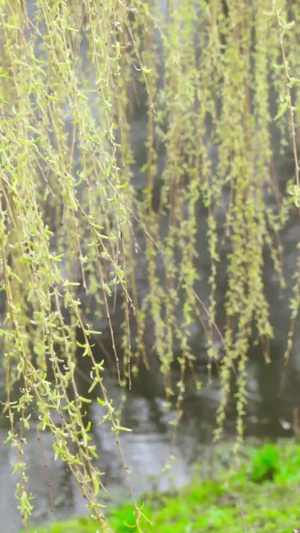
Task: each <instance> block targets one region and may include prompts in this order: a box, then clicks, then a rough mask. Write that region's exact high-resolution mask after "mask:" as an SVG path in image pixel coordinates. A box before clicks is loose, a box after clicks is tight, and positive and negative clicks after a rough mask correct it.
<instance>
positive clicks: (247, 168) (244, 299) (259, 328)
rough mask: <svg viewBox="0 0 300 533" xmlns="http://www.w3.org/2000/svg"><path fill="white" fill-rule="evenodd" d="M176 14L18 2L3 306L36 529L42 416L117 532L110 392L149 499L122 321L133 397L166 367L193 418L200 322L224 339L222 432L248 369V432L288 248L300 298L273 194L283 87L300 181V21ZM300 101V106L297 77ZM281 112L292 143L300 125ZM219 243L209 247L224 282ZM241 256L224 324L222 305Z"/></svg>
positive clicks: (8, 45)
mask: <svg viewBox="0 0 300 533" xmlns="http://www.w3.org/2000/svg"><path fill="white" fill-rule="evenodd" d="M162 4H163V3H161V2H159V1H158V0H149V1H148V2H146V1H142V0H132V1H130V2H126V3H124V2H122V1H120V0H103V2H97V1H96V0H84V1H83V2H75V1H73V0H70V1H68V2H66V1H63V0H56V1H53V2H48V1H47V0H37V1H36V2H35V3H33V2H29V1H28V2H27V6H26V2H22V1H19V0H13V1H12V0H3V1H2V2H1V3H0V20H1V29H2V32H1V33H2V43H1V44H2V47H1V71H0V76H1V86H0V119H1V120H0V135H1V145H0V158H1V174H0V180H1V192H0V196H1V217H0V238H1V271H2V278H1V298H3V299H5V304H6V313H5V320H4V325H3V328H2V329H1V330H0V333H1V338H2V341H3V353H4V357H3V360H4V366H5V370H6V392H7V400H6V406H5V413H6V416H7V417H8V418H9V420H10V430H9V434H8V441H10V442H11V444H12V446H13V447H14V449H15V451H16V459H15V472H18V473H19V482H18V485H17V491H16V496H17V498H18V499H19V508H20V511H21V513H22V516H23V520H24V522H25V523H26V521H27V519H28V517H29V516H30V514H31V511H32V503H31V495H30V494H28V493H27V489H26V486H27V474H26V464H25V462H24V445H25V443H26V434H27V431H28V430H29V429H30V427H31V426H32V422H33V421H34V425H36V428H37V431H38V432H40V431H46V430H47V431H49V432H50V433H51V435H52V438H53V448H54V452H55V458H58V457H60V458H61V459H62V460H63V461H65V462H66V463H67V465H68V466H69V468H70V470H71V472H72V474H73V475H74V477H75V479H76V481H77V483H78V485H79V487H80V490H81V491H82V494H83V497H84V498H86V500H87V502H88V505H89V507H90V509H91V510H92V513H93V515H94V516H95V519H97V520H98V521H100V523H101V524H102V527H103V531H110V529H109V525H108V524H107V522H106V520H105V516H104V514H103V509H102V507H103V505H102V504H101V501H102V500H101V497H100V494H101V490H105V488H104V487H103V485H102V483H101V472H100V471H99V469H98V466H97V464H99V462H97V464H96V461H95V460H94V459H95V458H96V457H97V450H96V449H95V447H94V446H93V445H92V444H91V442H90V439H91V437H90V427H89V425H87V423H86V419H85V416H84V411H85V404H87V403H89V402H91V398H90V394H91V392H92V391H93V390H94V391H96V392H97V395H98V401H99V403H100V404H101V405H102V406H103V407H104V409H105V413H106V414H105V415H104V418H103V420H101V421H100V423H101V424H102V423H106V424H110V426H111V428H112V430H113V431H114V433H115V437H116V443H117V446H118V449H119V453H120V456H121V459H122V464H123V469H124V473H125V477H126V479H127V481H128V485H129V490H130V491H131V488H130V479H129V473H128V468H127V463H126V458H125V457H124V456H123V452H122V448H121V445H120V439H119V434H120V432H121V431H122V430H123V429H126V428H122V426H121V424H120V421H119V419H118V416H117V414H116V411H115V407H114V405H113V404H112V402H111V400H110V396H109V391H107V390H106V387H105V384H104V378H103V370H104V368H105V362H104V361H98V360H97V358H96V357H95V353H94V351H93V345H94V342H95V339H96V340H97V341H99V338H98V336H99V335H100V334H101V333H103V331H104V330H105V329H108V331H109V335H110V345H111V347H110V349H109V351H110V352H111V354H112V355H113V359H114V361H115V367H116V373H117V379H118V381H119V383H120V385H121V386H124V387H127V388H128V386H129V388H130V386H131V379H132V374H136V373H137V372H138V369H139V367H140V366H141V365H142V364H144V365H145V366H146V367H147V368H149V367H150V366H151V364H152V362H153V360H154V359H155V358H158V360H159V367H160V369H161V372H162V374H163V376H164V384H165V390H166V396H167V398H168V399H170V400H171V401H173V398H174V399H175V401H174V403H175V405H176V407H177V413H178V415H177V418H176V420H174V421H173V424H174V425H175V427H176V426H177V424H178V422H179V420H180V417H181V414H182V403H183V399H184V396H185V382H186V374H187V372H190V373H191V374H192V375H193V376H194V377H195V383H196V386H197V387H198V388H200V383H199V380H198V378H197V377H196V371H195V370H196V368H195V367H196V366H197V357H198V352H197V351H194V348H193V346H194V345H193V342H192V336H193V331H194V330H195V329H196V330H197V331H200V332H203V338H205V339H206V343H207V353H208V361H209V368H210V369H211V367H212V363H213V361H217V362H219V359H220V353H219V350H218V349H217V348H216V346H217V344H216V340H218V341H219V340H221V342H222V352H223V358H222V362H221V363H220V379H221V386H222V400H221V404H220V407H219V410H218V413H217V427H218V429H217V436H220V434H221V431H222V426H223V422H224V419H225V413H226V407H227V404H228V399H229V396H230V392H231V384H232V377H234V379H236V383H237V396H236V397H237V415H238V418H237V433H238V436H239V439H241V437H242V433H243V417H244V412H245V406H246V402H247V392H246V374H247V360H248V352H249V347H250V344H251V341H252V339H253V338H254V337H258V338H259V339H260V340H261V345H262V354H263V355H264V356H265V359H266V360H267V361H269V360H270V354H269V341H270V339H271V338H272V336H273V330H272V325H271V323H270V313H269V304H268V302H267V300H266V297H265V293H264V279H263V268H264V251H265V249H266V248H267V249H269V250H270V255H271V258H272V260H273V262H274V268H275V270H276V271H277V273H278V275H279V278H280V281H281V285H282V287H284V278H283V273H282V247H281V244H280V238H279V234H280V231H281V230H282V228H283V227H284V225H285V224H286V222H287V221H288V219H289V216H290V211H291V205H292V202H291V201H290V199H289V197H288V196H287V197H285V198H284V199H283V201H282V203H281V204H280V203H279V201H278V195H276V197H275V198H274V190H275V189H274V184H273V183H272V175H271V170H270V169H271V167H272V165H271V162H272V147H271V141H272V139H271V133H270V123H271V121H272V120H273V117H271V114H270V105H269V102H270V91H271V88H273V89H275V91H276V92H277V94H278V95H282V94H285V95H286V99H285V102H287V107H288V108H289V112H290V117H291V119H293V120H291V124H292V138H293V149H294V157H295V163H296V185H297V187H299V183H298V181H299V178H298V174H299V167H298V159H297V149H296V144H295V143H296V137H297V124H296V121H295V120H294V110H293V106H292V104H291V101H292V95H291V91H292V87H291V84H292V72H293V71H294V70H297V68H299V59H298V58H299V54H298V53H297V52H295V50H296V51H297V50H298V48H297V43H298V40H297V39H298V33H299V24H298V23H299V13H295V9H294V8H293V7H291V6H290V5H289V3H288V2H284V1H283V0H282V1H281V2H278V3H277V4H276V5H274V6H273V5H272V2H271V1H270V0H257V2H254V3H248V2H240V1H238V0H231V1H227V2H224V1H221V0H210V1H209V2H204V1H202V0H195V1H193V2H191V1H190V0H169V1H168V2H167V3H166V5H165V6H164V5H162ZM279 4H280V5H279ZM291 16H292V17H294V19H295V20H296V24H295V25H294V26H291V27H290V31H289V32H287V33H286V35H285V42H284V45H283V33H284V27H283V26H282V20H288V17H291ZM282 17H283V18H282ZM278 26H279V30H280V31H279V35H278ZM281 56H283V65H282V64H280V60H279V58H280V57H281ZM288 66H289V67H288ZM287 91H288V92H287ZM293 91H295V102H297V101H298V92H297V84H295V86H294V87H293ZM139 107H140V109H145V113H146V115H147V122H146V123H145V135H144V138H143V139H142V140H141V143H142V144H143V143H144V144H143V148H141V149H140V150H141V152H143V153H144V156H143V155H141V154H140V153H138V152H137V150H136V149H135V148H134V146H133V144H132V142H131V141H132V125H131V120H132V114H133V113H135V112H136V110H137V109H139ZM281 111H282V109H281ZM281 111H279V114H280V116H278V117H277V118H278V124H279V127H280V129H281V136H282V143H283V145H284V143H286V142H287V129H288V120H287V117H286V114H285V113H284V111H285V109H283V111H282V113H281ZM143 133H144V132H143ZM212 154H215V157H214V156H213V155H212ZM143 157H144V159H143ZM142 159H143V161H141V160H142ZM137 175H138V178H137ZM203 210H205V212H207V217H206V218H205V220H204V219H203V217H202V215H201V212H203ZM200 242H205V245H206V247H207V249H208V252H209V256H210V262H211V263H210V264H211V266H210V273H209V276H208V280H205V277H204V274H203V261H202V257H201V253H200V246H199V243H200ZM225 256H226V258H225V260H226V265H227V292H226V298H225V303H224V310H225V315H226V323H225V324H223V326H222V327H221V326H218V318H219V314H220V312H219V306H222V305H223V304H222V302H219V301H218V299H217V294H218V284H219V267H220V262H221V258H222V260H223V259H224V257H225ZM141 272H143V275H144V277H143V278H142V282H143V291H140V290H139V285H140V284H141V281H140V280H141V277H140V274H141ZM297 287H298V285H297ZM298 292H299V290H298V288H297V291H295V294H296V296H297V294H298ZM203 294H204V295H205V296H204V298H203V297H202V295H203ZM204 300H205V301H204ZM294 307H295V306H294ZM116 308H119V309H120V310H121V313H120V314H116V315H115V311H116ZM297 310H298V306H297ZM295 312H296V311H295ZM295 312H294V311H293V318H295ZM116 316H118V320H119V317H121V318H120V322H121V324H120V323H116V318H115V317H116ZM95 323H98V324H99V323H100V324H101V327H100V331H98V330H97V326H95ZM149 324H150V325H149ZM116 329H117V330H118V332H119V336H118V339H120V338H121V341H120V340H117V337H116ZM149 330H151V334H150V337H151V341H152V342H151V345H150V344H149V335H148V336H147V333H148V331H149ZM120 331H121V336H120ZM78 332H80V335H79V334H78ZM79 339H83V341H81V342H79ZM77 348H80V349H81V354H82V355H81V356H82V357H87V358H89V360H90V363H91V368H92V371H91V379H92V382H91V387H90V389H89V392H88V394H87V395H86V396H82V395H81V394H80V392H79V390H78V385H77V381H76V367H77V364H78V361H77V359H76V349H77ZM176 364H177V368H178V366H179V373H178V372H177V374H176V375H177V379H176V380H174V379H173V376H174V374H173V371H174V366H176ZM32 413H35V415H34V420H33V419H32ZM54 413H55V416H54ZM57 416H58V418H59V422H57ZM36 421H37V422H36ZM100 460H101V458H100ZM100 463H101V461H100ZM131 496H132V499H133V503H134V507H135V513H136V520H137V524H138V527H139V530H140V525H139V524H140V519H141V516H142V515H141V511H140V509H139V508H138V506H137V504H136V503H135V499H134V495H133V494H132V491H131Z"/></svg>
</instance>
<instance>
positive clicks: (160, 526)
mask: <svg viewBox="0 0 300 533" xmlns="http://www.w3.org/2000/svg"><path fill="white" fill-rule="evenodd" d="M244 453H245V455H246V457H247V458H246V460H244V461H243V463H242V464H241V465H240V466H239V467H238V468H236V466H235V467H234V465H231V466H232V468H231V470H230V471H228V470H227V471H225V470H223V471H222V472H221V473H220V474H219V475H218V477H217V478H216V479H215V480H208V479H195V480H194V481H193V482H192V483H191V485H190V486H189V487H186V488H184V489H182V490H181V491H180V492H179V493H178V494H175V495H174V494H173V495H172V494H169V495H165V496H163V495H152V496H151V495H148V496H145V500H146V501H147V502H148V504H147V506H148V507H151V508H152V511H151V512H150V510H149V509H147V513H146V514H147V516H149V517H150V518H151V522H152V525H150V524H148V525H147V523H146V524H145V526H144V527H143V531H144V532H145V533H148V532H149V533H150V532H151V531H155V532H157V533H169V532H170V531H172V532H174V533H193V532H195V531H201V532H202V533H206V532H207V533H208V532H209V531H216V532H217V531H220V532H221V531H224V528H226V529H228V530H229V531H230V532H232V533H240V532H241V531H253V532H255V531H257V532H258V531H259V532H260V531H262V532H265V533H267V531H279V532H280V533H291V531H292V530H293V529H295V527H296V526H298V525H299V488H300V470H299V464H300V448H299V446H295V444H291V443H290V444H289V445H282V444H281V445H280V446H275V445H264V446H263V447H261V448H258V449H256V450H255V449H253V448H249V447H246V449H245V451H244ZM274 457H277V459H278V463H277V462H276V473H275V474H274V478H273V479H272V480H270V479H268V478H264V479H262V478H260V481H261V483H259V484H257V483H256V482H254V480H252V473H253V472H254V471H257V466H258V464H259V463H260V464H262V465H264V464H265V463H266V461H267V459H268V458H269V462H270V463H272V462H274ZM296 465H297V466H296ZM132 512H133V508H132V506H130V507H129V506H128V505H125V506H124V507H123V508H122V509H121V510H120V511H117V512H115V513H114V517H115V521H114V526H115V531H116V532H117V533H123V532H125V531H130V529H124V522H129V520H130V516H132ZM80 520H81V519H79V520H78V521H77V522H76V521H73V523H72V522H62V523H61V525H60V526H59V525H58V524H57V525H53V526H49V528H48V529H47V528H41V529H39V530H38V531H39V533H60V532H63V531H64V532H65V531H66V532H67V533H76V532H77V531H78V533H79V529H77V527H78V526H79V524H81V523H82V522H81V521H80ZM88 523H89V524H90V528H91V529H86V530H85V529H83V526H81V527H82V529H81V530H80V531H82V533H85V532H86V533H89V532H91V533H92V532H94V531H95V525H94V523H93V522H91V521H90V522H88ZM75 524H77V525H75ZM68 528H69V529H68ZM131 531H135V530H134V529H132V530H131Z"/></svg>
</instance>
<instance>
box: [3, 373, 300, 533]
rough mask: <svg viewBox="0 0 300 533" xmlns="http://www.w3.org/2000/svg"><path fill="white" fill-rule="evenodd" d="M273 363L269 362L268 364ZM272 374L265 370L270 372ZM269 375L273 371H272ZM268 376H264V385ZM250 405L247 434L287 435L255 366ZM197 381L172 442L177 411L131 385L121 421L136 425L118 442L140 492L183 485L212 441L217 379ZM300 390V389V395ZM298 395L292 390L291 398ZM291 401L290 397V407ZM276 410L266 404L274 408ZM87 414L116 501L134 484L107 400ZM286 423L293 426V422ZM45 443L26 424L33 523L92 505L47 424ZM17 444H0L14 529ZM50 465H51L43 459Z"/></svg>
mask: <svg viewBox="0 0 300 533" xmlns="http://www.w3.org/2000/svg"><path fill="white" fill-rule="evenodd" d="M268 368H269V367H268ZM265 377H266V378H267V373H266V375H265ZM271 378H272V375H271ZM266 384H267V381H265V382H264V386H266ZM106 386H107V389H108V391H109V392H110V397H111V399H112V400H113V403H114V405H115V407H116V408H117V407H118V406H119V405H120V402H121V394H120V389H119V388H118V386H117V384H116V382H115V380H114V379H113V378H112V377H109V376H106ZM248 390H249V409H248V415H247V428H248V429H247V431H248V434H251V435H256V436H267V435H269V436H270V435H271V436H279V435H280V436H282V435H284V434H286V435H288V434H289V432H288V431H287V429H286V428H287V427H288V426H286V428H285V429H284V428H283V427H282V424H280V423H278V424H277V425H274V424H273V425H272V422H274V420H275V418H276V419H277V421H278V413H276V416H275V417H274V420H273V421H272V416H271V418H268V405H267V407H266V406H265V407H264V401H263V398H261V396H260V392H259V385H258V381H257V379H256V374H255V369H254V368H253V369H252V371H250V372H249V380H248ZM192 391H193V389H192V387H190V388H189V394H188V397H187V399H186V401H185V405H184V415H183V419H182V422H181V425H180V426H179V430H178V436H177V441H176V445H174V444H173V445H172V440H173V429H172V426H171V425H170V424H169V423H168V422H169V421H170V420H172V419H174V417H175V415H176V413H175V411H172V410H171V411H170V410H168V411H167V410H166V409H165V403H164V400H163V399H161V398H159V397H155V396H153V397H152V398H151V397H149V394H148V395H147V397H144V396H143V395H142V394H141V393H139V394H138V393H132V394H130V395H129V398H128V400H127V402H126V403H125V406H124V408H123V411H122V419H121V424H122V425H123V426H125V427H130V428H132V432H124V433H122V434H121V443H122V448H123V450H124V454H125V459H126V462H127V465H128V467H129V469H130V471H131V485H132V487H133V490H134V493H135V494H136V496H139V495H140V494H141V493H142V492H144V491H147V490H148V491H149V490H160V491H166V490H168V489H171V488H173V487H178V486H181V485H184V484H186V483H187V482H188V480H189V477H190V475H191V469H192V464H193V463H194V462H195V461H198V462H199V461H201V458H203V457H204V455H205V450H207V448H208V447H209V446H210V444H209V443H210V442H211V438H212V431H213V428H214V426H215V409H216V406H217V405H218V402H219V400H220V390H219V385H218V383H217V380H215V381H213V382H212V383H211V384H206V385H204V386H203V388H202V391H200V393H196V392H195V393H193V392H192ZM298 398H299V395H298ZM294 400H295V396H294V397H293V401H294ZM290 411H291V408H290V407H289V405H288V404H286V405H285V414H286V415H287V416H288V413H289V412H290ZM270 414H271V415H272V412H269V415H270ZM231 415H234V408H233V407H232V408H231V412H229V419H228V421H227V424H226V427H225V432H226V435H227V436H228V437H229V438H232V437H233V434H234V418H233V416H231ZM89 417H90V418H91V419H92V421H93V426H92V428H93V439H94V443H95V445H96V446H97V452H98V455H99V465H100V469H101V471H103V472H105V474H104V476H103V479H102V482H103V484H104V485H105V487H106V488H107V490H108V494H109V496H108V499H107V504H108V506H110V505H116V504H118V503H120V502H122V501H126V500H128V497H129V490H128V487H127V485H126V481H125V476H124V474H123V471H122V463H121V459H120V456H119V454H118V450H117V446H116V443H115V439H114V433H113V432H112V431H111V430H110V426H109V424H106V423H104V424H102V425H101V426H99V425H97V423H98V422H99V421H100V420H101V419H102V417H103V407H102V406H101V405H99V404H98V403H97V402H94V403H93V404H91V405H90V411H89ZM288 428H289V427H288ZM5 438H6V431H5V428H2V429H0V439H1V441H2V442H3V441H4V440H5ZM41 439H42V448H43V451H42V449H41V446H40V444H39V442H38V438H37V434H36V432H35V431H34V430H33V431H31V432H29V434H28V438H27V446H26V449H25V457H24V459H25V461H26V463H27V465H28V470H27V472H28V476H29V480H30V481H29V487H28V488H29V490H30V491H32V493H33V494H34V496H35V499H34V513H33V520H34V522H35V523H37V524H38V523H41V522H45V521H47V520H53V519H54V518H55V519H59V518H66V517H67V518H69V517H71V516H73V515H77V514H82V513H86V512H87V508H86V503H85V501H84V500H83V498H82V497H81V493H80V491H79V489H78V488H77V485H76V483H75V482H74V480H73V478H72V476H71V474H70V472H69V471H68V469H67V468H66V466H65V464H64V463H62V462H60V461H56V462H55V461H54V459H53V450H52V439H51V436H50V435H49V434H48V433H46V432H43V433H42V435H41ZM171 454H173V455H175V456H176V460H175V461H173V462H172V465H171V468H170V469H169V470H166V471H164V467H165V466H166V464H167V463H168V462H169V459H170V455H171ZM13 462H14V455H13V451H12V450H11V448H10V446H9V444H7V445H5V446H1V447H0V512H1V530H2V531H5V532H6V533H17V531H19V529H20V528H21V527H22V523H21V520H20V516H19V511H18V510H17V503H16V501H15V498H14V491H15V484H16V481H17V478H16V476H15V477H12V476H11V472H12V470H13V466H12V463H13ZM45 465H46V466H45ZM49 477H50V481H51V484H52V499H53V503H54V511H52V510H51V502H50V500H51V498H50V492H51V491H50V489H49V479H48V478H49Z"/></svg>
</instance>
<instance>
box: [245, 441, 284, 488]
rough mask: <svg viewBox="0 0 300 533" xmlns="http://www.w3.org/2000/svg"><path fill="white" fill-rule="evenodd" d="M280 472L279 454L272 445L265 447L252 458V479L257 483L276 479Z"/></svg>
mask: <svg viewBox="0 0 300 533" xmlns="http://www.w3.org/2000/svg"><path fill="white" fill-rule="evenodd" d="M278 470H279V452H278V450H277V449H276V448H275V446H272V445H265V446H263V447H262V448H261V449H259V450H257V451H256V453H255V455H254V456H253V458H252V468H251V472H250V479H251V480H252V481H254V482H256V483H259V482H262V481H265V480H266V479H271V480H272V479H274V476H275V474H277V472H278Z"/></svg>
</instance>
